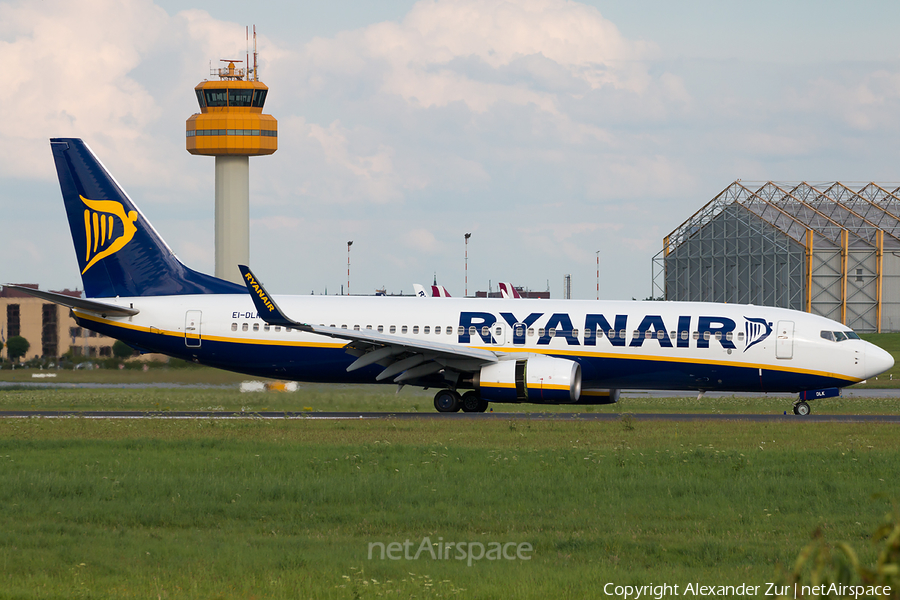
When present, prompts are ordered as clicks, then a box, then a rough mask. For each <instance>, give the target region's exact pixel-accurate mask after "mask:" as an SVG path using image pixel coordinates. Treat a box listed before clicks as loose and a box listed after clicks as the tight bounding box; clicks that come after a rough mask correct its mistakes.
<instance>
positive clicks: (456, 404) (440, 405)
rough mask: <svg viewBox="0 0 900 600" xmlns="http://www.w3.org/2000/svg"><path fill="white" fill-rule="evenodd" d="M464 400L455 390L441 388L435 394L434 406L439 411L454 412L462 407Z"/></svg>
mask: <svg viewBox="0 0 900 600" xmlns="http://www.w3.org/2000/svg"><path fill="white" fill-rule="evenodd" d="M461 405H462V402H461V401H460V398H459V394H457V393H456V392H454V391H453V390H441V391H439V392H438V393H437V394H435V395H434V407H435V408H436V409H437V411H438V412H443V413H453V412H457V411H458V410H459V409H460V406H461Z"/></svg>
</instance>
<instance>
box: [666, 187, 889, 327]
mask: <svg viewBox="0 0 900 600" xmlns="http://www.w3.org/2000/svg"><path fill="white" fill-rule="evenodd" d="M653 287H654V293H653V295H654V296H656V297H663V298H665V299H666V300H685V301H708V302H733V303H744V304H757V305H767V306H779V307H784V308H792V309H795V310H802V311H806V312H810V313H814V314H818V315H822V316H825V317H828V318H831V319H834V320H835V321H839V322H841V323H844V324H845V325H848V326H850V327H851V328H853V329H854V330H855V331H857V332H889V331H900V184H896V183H893V184H879V183H842V182H827V183H818V182H816V183H809V182H801V183H784V182H773V181H767V182H757V183H748V182H742V181H740V180H738V181H735V182H734V183H732V184H731V185H729V186H728V187H727V188H725V189H724V190H723V191H722V192H721V193H719V194H718V195H717V196H716V197H714V198H713V199H712V200H710V201H709V202H708V203H707V204H706V205H705V206H703V208H701V209H700V210H698V211H697V212H696V213H694V214H693V215H692V216H691V217H690V218H689V219H687V220H686V221H685V222H684V223H682V224H681V225H679V226H678V227H677V228H676V229H675V230H674V231H672V233H670V234H669V235H668V236H666V237H665V238H664V239H663V249H662V250H661V251H660V252H659V254H657V255H656V257H654V260H653Z"/></svg>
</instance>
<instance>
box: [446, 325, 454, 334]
mask: <svg viewBox="0 0 900 600" xmlns="http://www.w3.org/2000/svg"><path fill="white" fill-rule="evenodd" d="M447 335H453V325H448V326H447Z"/></svg>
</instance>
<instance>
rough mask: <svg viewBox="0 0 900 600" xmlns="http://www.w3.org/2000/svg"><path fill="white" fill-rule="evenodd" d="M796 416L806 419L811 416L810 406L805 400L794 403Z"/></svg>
mask: <svg viewBox="0 0 900 600" xmlns="http://www.w3.org/2000/svg"><path fill="white" fill-rule="evenodd" d="M794 414H795V415H800V416H801V417H805V416H806V415H808V414H809V404H807V403H806V402H804V401H803V400H797V401H796V402H794Z"/></svg>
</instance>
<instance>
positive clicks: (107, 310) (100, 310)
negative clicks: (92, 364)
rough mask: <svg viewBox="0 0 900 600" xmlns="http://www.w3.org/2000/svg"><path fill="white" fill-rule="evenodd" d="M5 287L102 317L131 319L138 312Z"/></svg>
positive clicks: (15, 287) (19, 288)
mask: <svg viewBox="0 0 900 600" xmlns="http://www.w3.org/2000/svg"><path fill="white" fill-rule="evenodd" d="M5 287H9V288H12V289H14V290H19V291H20V292H24V293H26V294H28V295H30V296H34V297H35V298H40V299H41V300H47V301H48V302H53V303H54V304H59V305H61V306H67V307H69V308H75V309H78V310H82V311H87V312H92V313H96V314H98V315H101V316H103V317H131V316H134V315H136V314H138V313H139V312H140V311H139V310H137V309H136V308H126V307H124V306H116V305H115V304H106V303H105V302H97V301H96V300H87V299H85V298H73V297H72V296H66V295H65V294H57V293H55V292H42V291H40V290H36V289H34V288H30V287H24V286H21V285H12V284H10V285H7V286H5Z"/></svg>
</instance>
